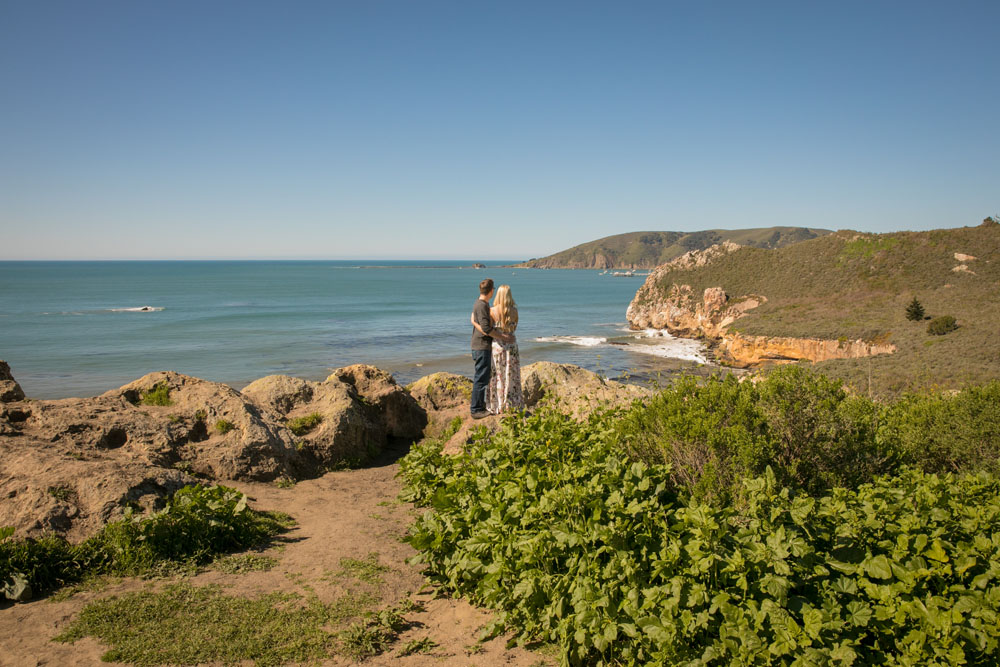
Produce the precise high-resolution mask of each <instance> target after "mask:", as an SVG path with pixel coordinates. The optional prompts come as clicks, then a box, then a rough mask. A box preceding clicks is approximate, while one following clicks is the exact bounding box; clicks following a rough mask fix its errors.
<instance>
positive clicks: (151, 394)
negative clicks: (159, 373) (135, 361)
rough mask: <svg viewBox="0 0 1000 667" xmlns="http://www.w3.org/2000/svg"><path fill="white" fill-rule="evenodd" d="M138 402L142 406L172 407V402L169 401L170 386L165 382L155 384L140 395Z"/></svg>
mask: <svg viewBox="0 0 1000 667" xmlns="http://www.w3.org/2000/svg"><path fill="white" fill-rule="evenodd" d="M139 402H140V403H142V404H143V405H173V404H174V402H173V401H171V400H170V385H169V384H167V381H166V380H161V381H160V382H157V383H156V384H155V385H153V388H152V389H150V390H149V391H147V392H145V393H144V394H143V395H142V398H141V399H140V400H139Z"/></svg>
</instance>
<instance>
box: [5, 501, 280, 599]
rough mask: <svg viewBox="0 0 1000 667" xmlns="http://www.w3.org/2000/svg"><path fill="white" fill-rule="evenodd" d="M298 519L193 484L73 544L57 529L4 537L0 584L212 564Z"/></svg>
mask: <svg viewBox="0 0 1000 667" xmlns="http://www.w3.org/2000/svg"><path fill="white" fill-rule="evenodd" d="M288 525H290V520H289V518H288V517H287V515H281V514H276V513H267V512H258V511H255V510H251V509H250V508H248V507H247V504H246V496H245V495H243V494H242V493H240V492H239V491H237V490H235V489H230V488H227V487H225V486H199V485H191V486H186V487H184V488H182V489H180V490H178V491H177V492H176V493H175V494H174V495H173V497H171V498H170V500H169V501H168V502H167V505H166V507H165V508H164V509H162V510H160V511H158V512H154V513H152V514H150V515H149V516H139V515H136V514H134V513H133V512H132V510H131V508H126V510H125V517H124V518H123V519H121V520H119V521H114V522H111V523H108V524H107V525H105V526H104V528H103V529H102V530H101V531H100V532H99V533H97V534H96V535H94V536H92V537H90V538H89V539H87V540H85V541H83V542H81V543H79V544H71V543H69V542H67V541H66V540H65V539H63V538H62V537H58V536H55V535H50V536H45V537H42V538H40V539H32V538H27V539H22V540H15V539H13V538H12V537H11V535H10V534H8V535H7V536H6V537H4V538H3V539H0V584H3V583H6V582H8V581H12V580H13V579H14V578H15V577H16V576H17V575H21V576H22V577H24V578H25V579H26V580H27V582H28V583H29V584H30V586H31V589H32V590H33V591H34V592H36V593H38V592H41V591H46V590H51V589H54V588H57V587H59V586H61V585H63V584H66V583H70V582H72V581H77V580H79V579H81V578H82V577H83V576H84V575H86V574H103V573H110V574H119V575H138V574H145V573H149V572H152V571H155V570H156V569H158V568H160V569H162V568H163V567H165V566H167V567H169V566H170V565H171V564H172V565H177V564H180V563H195V564H200V563H205V562H208V561H209V560H211V559H212V557H213V556H214V555H216V554H219V553H224V552H227V551H234V550H238V549H245V548H247V547H251V546H254V545H256V544H259V543H261V542H264V541H265V540H267V539H268V538H270V537H272V536H274V535H276V534H277V533H279V532H281V531H282V530H284V528H286V527H287V526H288Z"/></svg>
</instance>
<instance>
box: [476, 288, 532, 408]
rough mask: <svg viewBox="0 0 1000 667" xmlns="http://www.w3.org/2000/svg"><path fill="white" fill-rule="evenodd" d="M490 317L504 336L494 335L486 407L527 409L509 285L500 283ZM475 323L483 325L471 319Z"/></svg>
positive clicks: (515, 314) (514, 306)
mask: <svg viewBox="0 0 1000 667" xmlns="http://www.w3.org/2000/svg"><path fill="white" fill-rule="evenodd" d="M490 320H491V321H492V323H493V326H494V328H496V329H499V330H500V332H502V333H503V334H504V338H503V340H501V339H500V338H499V337H494V338H493V373H492V374H491V377H490V385H489V387H488V388H487V390H486V409H487V410H489V411H490V412H492V413H493V414H500V413H501V412H509V411H513V410H523V409H524V394H523V393H522V392H521V358H520V355H519V354H518V351H517V338H515V337H514V331H515V330H516V329H517V304H516V303H514V297H513V296H512V295H511V293H510V285H501V286H500V287H498V288H497V292H496V296H494V297H493V307H492V308H490ZM472 324H473V326H475V327H476V328H477V329H479V330H480V332H482V329H481V328H480V327H479V325H478V324H476V322H475V320H473V322H472Z"/></svg>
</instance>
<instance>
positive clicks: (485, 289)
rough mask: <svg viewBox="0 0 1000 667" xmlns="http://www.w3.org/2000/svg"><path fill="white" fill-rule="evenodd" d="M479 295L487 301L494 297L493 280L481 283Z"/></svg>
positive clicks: (488, 279)
mask: <svg viewBox="0 0 1000 667" xmlns="http://www.w3.org/2000/svg"><path fill="white" fill-rule="evenodd" d="M479 295H480V296H485V297H486V298H487V299H488V298H490V297H491V296H493V279H492V278H487V279H486V280H484V281H483V282H481V283H479Z"/></svg>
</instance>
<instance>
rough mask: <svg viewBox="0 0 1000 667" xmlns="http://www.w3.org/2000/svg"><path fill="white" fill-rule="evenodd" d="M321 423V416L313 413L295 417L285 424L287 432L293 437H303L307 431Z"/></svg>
mask: <svg viewBox="0 0 1000 667" xmlns="http://www.w3.org/2000/svg"><path fill="white" fill-rule="evenodd" d="M322 421H323V415H321V414H320V413H318V412H313V413H310V414H308V415H305V416H303V417H295V418H294V419H289V420H288V422H287V424H286V425H287V426H288V430H290V431H291V432H292V433H294V434H295V435H305V434H306V433H308V432H309V431H311V430H313V429H314V428H316V427H317V426H319V425H320V422H322Z"/></svg>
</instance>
